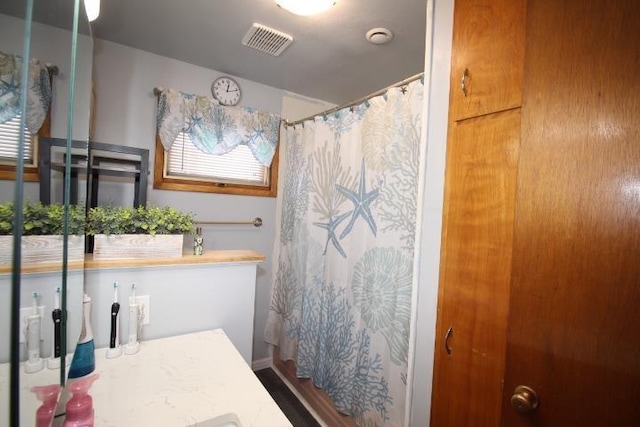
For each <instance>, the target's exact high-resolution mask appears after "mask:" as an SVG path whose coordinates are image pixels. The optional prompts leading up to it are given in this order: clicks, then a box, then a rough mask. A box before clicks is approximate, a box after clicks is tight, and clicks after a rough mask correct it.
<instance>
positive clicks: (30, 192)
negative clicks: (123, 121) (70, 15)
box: [0, 14, 93, 203]
mask: <svg viewBox="0 0 640 427" xmlns="http://www.w3.org/2000/svg"><path fill="white" fill-rule="evenodd" d="M23 35H24V21H23V20H22V19H19V18H14V17H12V16H7V15H2V14H0V51H2V52H4V53H11V54H18V55H22V49H23ZM31 40H32V42H31V57H32V58H37V59H39V60H40V61H41V62H48V63H51V64H53V65H57V66H58V69H59V72H58V74H57V75H56V76H54V78H53V103H52V105H51V136H52V137H54V138H66V137H67V117H68V115H67V110H68V105H67V104H68V99H69V98H68V95H69V69H70V66H71V32H69V31H66V30H62V29H60V28H55V27H51V26H48V25H43V24H39V23H37V22H34V23H33V25H32V30H31ZM92 50H93V41H92V40H91V38H90V37H88V36H85V35H80V36H79V37H78V55H77V64H76V77H75V82H76V86H75V91H76V95H75V101H74V110H73V115H74V121H73V135H72V138H73V139H78V140H84V141H86V140H87V139H88V136H89V110H90V108H89V106H90V96H89V94H90V88H91V61H92ZM14 184H15V183H14V182H13V181H0V203H2V202H5V201H8V200H13V197H14ZM38 191H39V187H38V184H37V183H26V184H25V200H30V201H33V202H36V201H38V200H39V198H40V196H39V192H38ZM58 199H59V201H61V200H62V194H60V195H59V198H58Z"/></svg>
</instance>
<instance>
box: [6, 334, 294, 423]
mask: <svg viewBox="0 0 640 427" xmlns="http://www.w3.org/2000/svg"><path fill="white" fill-rule="evenodd" d="M105 352H106V350H105V349H97V350H96V370H95V373H99V374H100V378H99V379H98V380H97V381H96V382H95V383H94V384H93V386H92V387H91V390H90V392H89V394H90V395H91V396H92V397H93V406H94V410H95V422H94V425H95V426H100V427H109V426H114V427H128V426H136V427H140V426H154V427H162V426H168V427H169V426H170V427H182V426H185V427H186V426H193V425H195V424H196V423H198V422H202V421H206V420H209V419H212V418H215V417H219V416H223V415H225V414H229V413H231V414H235V416H237V419H238V420H239V421H240V425H241V426H242V427H292V425H291V423H290V422H289V421H288V420H287V418H286V417H285V415H284V414H283V413H282V411H281V410H280V408H278V406H277V405H276V403H275V402H274V401H273V399H272V398H271V396H270V395H269V393H268V392H267V390H266V389H265V388H264V387H263V386H262V384H261V383H260V381H259V380H258V378H257V377H256V376H255V375H254V373H253V372H252V371H251V369H250V367H249V366H248V365H247V363H246V362H245V361H244V360H243V358H242V356H241V355H240V353H239V352H238V350H237V349H236V348H235V347H234V346H233V344H232V343H231V341H230V340H229V338H228V337H227V336H226V334H225V333H224V331H223V330H221V329H216V330H213V331H205V332H197V333H192V334H186V335H180V336H175V337H169V338H162V339H157V340H151V341H143V342H141V343H140V350H139V352H138V353H137V354H135V355H126V354H124V353H123V354H122V355H121V356H120V357H118V358H115V359H106V358H105ZM7 371H8V364H5V365H4V366H3V365H0V383H3V382H4V381H6V380H7V378H6V374H7V373H8V372H7ZM55 374H57V372H55V371H48V370H46V369H45V370H44V371H41V372H39V373H37V374H32V375H29V376H28V377H29V378H28V380H27V381H26V382H32V381H34V383H36V382H37V383H39V384H47V383H55V382H56V378H55ZM3 377H4V378H3ZM3 380H4V381H3ZM21 380H22V381H23V380H25V375H21ZM0 385H1V386H2V387H0V388H2V389H3V390H0V395H3V394H4V392H8V387H7V386H8V384H6V383H5V384H0ZM30 385H31V384H26V383H24V382H23V383H21V389H22V392H23V393H24V396H25V399H24V401H23V402H21V424H22V425H33V424H34V416H35V409H36V408H37V402H36V401H35V398H32V397H31V396H32V393H29V392H28V389H29V386H30ZM30 395H31V396H30ZM27 396H29V398H27ZM1 397H2V398H3V400H4V398H5V397H6V398H7V401H8V396H1ZM5 403H7V402H5ZM7 404H8V403H7ZM0 406H3V405H0ZM2 409H7V408H2ZM2 412H4V410H3V411H2ZM25 412H27V413H25ZM4 414H6V412H4ZM0 423H1V422H0ZM61 424H62V417H58V418H56V420H55V422H54V426H55V425H61Z"/></svg>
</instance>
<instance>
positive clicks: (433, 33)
mask: <svg viewBox="0 0 640 427" xmlns="http://www.w3.org/2000/svg"><path fill="white" fill-rule="evenodd" d="M432 6H433V7H432ZM427 11H428V12H427V26H428V28H427V43H426V55H425V77H426V78H425V82H427V81H428V82H429V83H428V86H427V87H428V88H429V92H428V93H429V95H428V99H427V104H426V108H427V112H426V114H424V116H423V117H424V119H423V120H424V121H425V123H424V126H423V133H422V134H423V138H426V143H427V153H426V159H425V164H424V183H425V185H424V189H423V194H422V215H421V218H420V222H419V233H420V237H419V239H418V253H417V257H416V259H418V260H419V272H418V286H417V289H418V293H417V306H416V313H415V318H414V322H415V325H416V327H415V329H414V330H413V331H412V337H413V339H414V346H415V347H414V352H413V360H414V363H413V373H412V384H413V387H412V398H411V400H410V402H411V408H410V410H411V421H410V425H411V426H415V427H422V426H428V425H429V420H430V417H431V388H432V383H433V361H434V350H435V339H436V337H435V325H436V315H437V300H438V275H439V270H440V236H441V234H442V213H443V198H444V170H445V152H446V145H447V123H448V119H447V115H448V111H449V75H450V70H451V40H452V31H453V2H451V1H445V0H430V1H429V2H428V7H427ZM431 11H433V15H432V16H429V14H430V12H431ZM425 129H426V132H425ZM461 392H464V391H463V390H461Z"/></svg>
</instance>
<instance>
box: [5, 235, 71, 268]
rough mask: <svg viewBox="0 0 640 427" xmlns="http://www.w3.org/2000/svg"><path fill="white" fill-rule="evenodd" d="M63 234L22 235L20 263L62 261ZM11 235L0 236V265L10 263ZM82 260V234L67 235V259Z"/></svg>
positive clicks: (11, 251) (69, 260)
mask: <svg viewBox="0 0 640 427" xmlns="http://www.w3.org/2000/svg"><path fill="white" fill-rule="evenodd" d="M62 238H63V236H62V235H55V236H22V256H21V258H22V265H26V264H45V263H56V262H58V263H62V245H63V239H62ZM12 257H13V236H0V265H8V264H11V260H12ZM82 260H84V236H69V246H68V253H67V261H68V262H74V261H82Z"/></svg>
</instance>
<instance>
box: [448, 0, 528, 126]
mask: <svg viewBox="0 0 640 427" xmlns="http://www.w3.org/2000/svg"><path fill="white" fill-rule="evenodd" d="M525 14H526V0H456V2H455V9H454V30H453V46H454V49H453V54H452V59H451V104H450V110H451V111H450V112H451V117H452V119H453V120H463V119H467V118H470V117H477V116H481V115H485V114H489V113H493V112H498V111H503V110H508V109H511V108H515V107H519V106H520V105H521V102H522V63H523V61H524V38H525ZM465 70H466V71H465ZM463 80H464V83H463ZM463 84H464V87H465V89H464V90H463V88H462V86H463Z"/></svg>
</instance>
